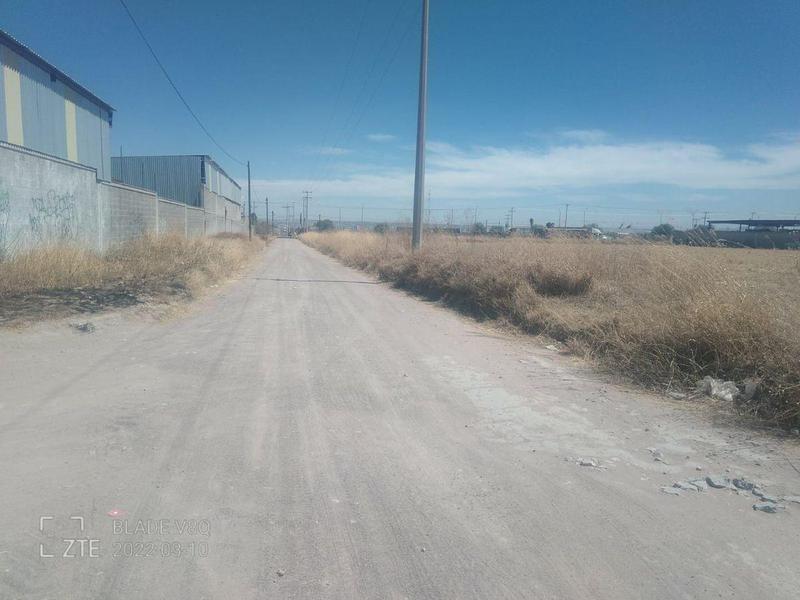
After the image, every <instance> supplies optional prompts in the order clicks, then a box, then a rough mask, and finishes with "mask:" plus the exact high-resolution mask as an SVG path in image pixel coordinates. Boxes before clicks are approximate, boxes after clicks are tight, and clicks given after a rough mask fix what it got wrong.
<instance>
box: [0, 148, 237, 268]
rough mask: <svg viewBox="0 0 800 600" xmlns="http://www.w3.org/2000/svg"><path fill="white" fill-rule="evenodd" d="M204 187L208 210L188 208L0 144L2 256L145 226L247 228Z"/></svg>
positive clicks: (154, 229)
mask: <svg viewBox="0 0 800 600" xmlns="http://www.w3.org/2000/svg"><path fill="white" fill-rule="evenodd" d="M207 193H208V194H209V196H213V198H211V197H209V198H208V203H209V205H212V206H209V209H208V210H206V209H199V208H192V207H187V206H185V205H183V204H178V203H175V202H170V201H167V200H164V199H161V198H158V196H156V194H154V193H152V192H149V191H147V190H142V189H139V188H133V187H130V186H126V185H121V184H116V183H109V182H101V181H98V180H97V173H96V171H95V170H94V169H91V168H88V167H83V166H80V165H77V164H75V163H71V162H69V161H65V160H62V159H59V158H55V157H51V156H47V155H44V154H40V153H38V152H34V151H31V150H27V149H24V148H20V147H18V146H12V145H8V144H5V143H0V258H2V257H3V256H7V255H9V254H12V253H16V252H19V251H23V250H26V249H29V248H33V247H36V246H40V245H46V244H60V243H68V244H76V245H80V246H83V247H87V248H92V249H95V250H99V251H103V250H106V249H108V248H109V247H111V246H112V245H114V244H118V243H120V242H123V241H125V240H129V239H133V238H136V237H139V236H142V235H144V234H145V233H148V232H151V233H165V232H175V233H180V234H183V235H188V236H197V235H203V234H205V235H213V234H215V233H220V232H223V231H232V232H236V233H245V232H246V231H247V226H246V224H245V223H244V222H243V221H242V219H241V218H240V214H239V208H238V205H236V204H234V203H232V202H229V201H227V200H225V199H224V198H221V197H219V196H217V195H216V194H213V193H211V192H207ZM226 208H227V219H226V218H225V214H226V210H225V209H226Z"/></svg>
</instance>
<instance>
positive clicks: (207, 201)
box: [111, 154, 242, 216]
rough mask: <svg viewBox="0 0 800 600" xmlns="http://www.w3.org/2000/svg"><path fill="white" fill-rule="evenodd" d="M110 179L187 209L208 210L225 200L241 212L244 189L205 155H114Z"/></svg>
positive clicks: (229, 208) (232, 208)
mask: <svg viewBox="0 0 800 600" xmlns="http://www.w3.org/2000/svg"><path fill="white" fill-rule="evenodd" d="M111 177H112V180H113V181H116V182H119V183H124V184H125V185H132V186H135V187H138V188H144V189H146V190H150V191H153V192H155V193H156V194H158V195H159V197H161V198H165V199H167V200H172V201H174V202H179V203H181V204H185V205H187V206H196V207H202V208H206V209H208V208H209V207H213V206H215V204H214V203H215V202H217V201H220V200H223V199H224V200H226V201H227V202H225V203H224V204H225V205H226V206H227V203H228V202H232V203H233V204H235V205H236V210H241V205H242V188H241V187H240V186H239V184H238V183H236V182H235V181H234V180H233V179H232V178H231V177H229V176H228V174H227V173H225V171H224V170H222V168H221V167H220V166H219V165H218V164H217V163H215V162H214V161H213V160H212V158H211V157H210V156H207V155H204V154H192V155H182V156H114V157H112V158H111ZM226 210H234V207H232V206H231V207H228V208H227V209H226ZM226 214H227V213H226ZM231 216H232V215H231Z"/></svg>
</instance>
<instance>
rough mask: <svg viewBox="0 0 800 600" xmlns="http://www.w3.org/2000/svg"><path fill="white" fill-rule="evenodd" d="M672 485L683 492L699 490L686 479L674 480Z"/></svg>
mask: <svg viewBox="0 0 800 600" xmlns="http://www.w3.org/2000/svg"><path fill="white" fill-rule="evenodd" d="M672 487H674V488H677V489H679V490H683V491H684V492H699V491H700V490H698V489H697V486H696V485H694V484H692V483H689V482H688V481H676V482H675V483H673V484H672Z"/></svg>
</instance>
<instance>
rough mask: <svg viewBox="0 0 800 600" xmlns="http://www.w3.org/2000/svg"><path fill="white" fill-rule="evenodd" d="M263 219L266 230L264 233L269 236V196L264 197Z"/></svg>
mask: <svg viewBox="0 0 800 600" xmlns="http://www.w3.org/2000/svg"><path fill="white" fill-rule="evenodd" d="M264 218H265V219H266V220H267V228H266V230H265V231H264V233H266V234H267V235H269V234H270V230H269V196H264Z"/></svg>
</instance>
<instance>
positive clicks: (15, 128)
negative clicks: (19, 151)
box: [0, 45, 111, 180]
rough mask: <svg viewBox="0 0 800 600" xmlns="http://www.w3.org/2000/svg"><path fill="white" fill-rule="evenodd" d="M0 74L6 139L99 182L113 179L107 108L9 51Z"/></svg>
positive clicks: (2, 52) (2, 56) (0, 131)
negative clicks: (76, 166)
mask: <svg viewBox="0 0 800 600" xmlns="http://www.w3.org/2000/svg"><path fill="white" fill-rule="evenodd" d="M0 72H2V77H1V78H0V83H2V89H0V121H2V125H0V139H2V140H3V141H6V142H10V143H12V144H17V145H20V146H25V147H26V148H30V149H32V150H37V151H39V152H44V153H45V154H50V155H52V156H57V157H59V158H63V159H66V160H72V161H74V162H78V163H80V164H83V165H86V166H89V167H92V168H94V169H96V170H97V177H98V179H102V180H109V179H110V178H111V153H110V148H111V142H110V124H109V121H110V114H109V111H108V110H107V109H106V108H104V107H102V106H100V105H98V104H96V103H95V102H94V101H92V100H90V99H89V98H86V97H85V96H83V95H82V94H80V93H79V92H77V91H75V90H73V89H72V88H71V87H69V86H67V85H65V84H64V83H63V82H61V81H59V80H53V78H51V76H50V74H49V73H48V72H46V71H44V70H43V69H41V68H40V67H38V66H37V65H34V64H33V63H31V62H29V61H28V60H26V59H25V58H23V57H22V56H20V55H19V54H17V53H16V52H14V51H13V50H11V49H10V48H8V47H6V46H3V45H0ZM73 106H74V112H73V110H72V108H73ZM73 115H74V116H73ZM8 123H11V124H12V127H11V128H9V127H8V126H7V125H8Z"/></svg>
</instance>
